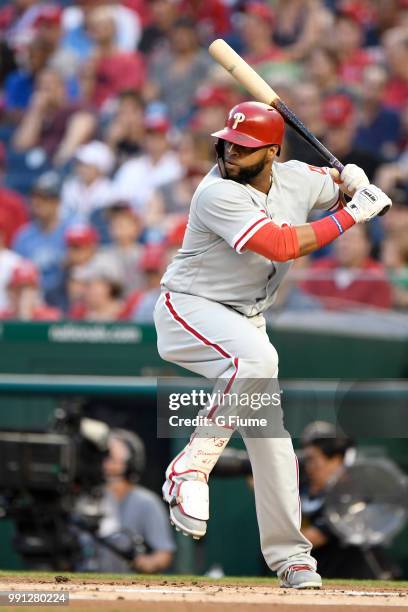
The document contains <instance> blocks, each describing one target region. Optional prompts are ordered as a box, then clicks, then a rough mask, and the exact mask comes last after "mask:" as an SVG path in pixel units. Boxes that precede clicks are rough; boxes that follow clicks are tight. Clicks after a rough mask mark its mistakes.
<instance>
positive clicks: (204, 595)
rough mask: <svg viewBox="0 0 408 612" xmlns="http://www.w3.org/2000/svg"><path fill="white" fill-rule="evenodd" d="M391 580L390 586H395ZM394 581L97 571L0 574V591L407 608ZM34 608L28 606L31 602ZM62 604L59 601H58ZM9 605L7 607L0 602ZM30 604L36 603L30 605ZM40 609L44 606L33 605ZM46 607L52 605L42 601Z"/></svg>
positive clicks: (157, 602) (225, 607)
mask: <svg viewBox="0 0 408 612" xmlns="http://www.w3.org/2000/svg"><path fill="white" fill-rule="evenodd" d="M394 585H395V586H394ZM405 585H406V583H404V587H402V586H398V583H390V582H387V583H386V586H384V583H381V582H379V583H378V587H377V586H371V585H370V586H366V585H365V584H364V583H362V585H361V586H360V585H358V584H356V583H354V582H353V583H352V584H347V583H346V582H345V583H344V584H338V583H337V584H332V583H330V584H328V585H326V586H325V587H324V588H323V589H322V590H313V591H295V590H292V589H281V588H279V587H278V586H277V582H276V581H275V580H271V581H270V582H269V581H267V580H264V581H262V582H253V581H252V580H251V579H248V581H247V582H246V581H245V579H239V580H236V582H235V581H234V579H233V578H231V579H228V580H226V581H224V580H220V581H208V580H201V579H200V578H194V577H189V578H188V579H187V578H186V579H181V578H179V577H174V579H173V578H172V577H171V576H169V577H166V578H142V577H135V578H134V579H133V577H126V578H123V579H119V578H115V579H108V578H107V579H103V578H102V579H101V578H100V576H98V577H95V578H93V577H91V575H88V576H87V577H80V578H79V577H78V578H77V577H75V575H72V574H70V575H69V577H68V576H64V575H62V576H53V577H52V576H47V577H46V578H45V577H43V576H42V577H41V579H40V578H36V576H35V575H33V574H30V575H26V576H24V575H23V574H20V575H13V576H9V577H6V576H5V575H4V574H3V576H2V577H1V578H0V591H2V592H4V591H13V590H15V591H48V592H49V591H57V592H58V591H65V592H68V593H69V596H70V602H69V608H73V609H75V610H88V609H90V608H92V609H96V608H98V610H101V611H103V612H116V611H118V612H119V611H121V610H137V611H142V610H143V611H144V612H145V611H146V612H149V611H153V610H154V611H157V612H159V611H160V612H193V611H194V612H207V611H218V610H219V611H220V612H224V611H229V610H231V611H232V610H238V611H242V612H247V611H253V610H267V609H268V610H276V611H278V610H288V611H289V610H295V609H296V611H300V612H302V610H305V611H307V612H312V610H313V609H314V608H317V607H318V608H319V612H325V611H326V610H327V611H330V612H340V610H342V611H343V610H347V612H352V611H354V610H356V611H357V610H359V611H360V610H361V611H364V610H365V609H366V610H367V612H368V610H369V611H370V612H379V611H380V610H383V609H384V608H385V607H388V608H391V609H392V610H393V612H396V611H397V610H404V611H405V612H408V589H407V588H406V586H405ZM30 607H31V609H33V606H30ZM58 608H59V609H61V608H62V609H64V606H58ZM2 609H10V608H2ZM34 609H36V608H35V607H34ZM37 609H42V610H44V609H45V608H44V607H42V608H38V607H37ZM47 609H55V610H56V609H57V607H55V606H47Z"/></svg>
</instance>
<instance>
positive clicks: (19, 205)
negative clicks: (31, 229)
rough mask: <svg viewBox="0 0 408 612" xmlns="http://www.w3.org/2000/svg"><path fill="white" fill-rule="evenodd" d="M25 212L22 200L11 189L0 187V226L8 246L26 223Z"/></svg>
mask: <svg viewBox="0 0 408 612" xmlns="http://www.w3.org/2000/svg"><path fill="white" fill-rule="evenodd" d="M27 220H28V218H27V212H26V208H25V204H24V200H23V198H22V197H21V196H20V195H19V194H18V193H17V192H16V191H11V189H6V188H5V187H0V226H1V228H2V229H3V231H4V233H5V237H6V246H10V244H11V243H12V241H13V237H14V235H15V233H16V232H17V230H18V229H19V228H20V227H21V226H22V225H25V223H27Z"/></svg>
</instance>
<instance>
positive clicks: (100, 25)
mask: <svg viewBox="0 0 408 612" xmlns="http://www.w3.org/2000/svg"><path fill="white" fill-rule="evenodd" d="M88 27H89V33H90V36H91V38H92V40H93V42H94V43H95V49H94V51H93V53H92V55H91V57H90V58H89V60H88V62H87V64H86V66H85V67H84V70H85V74H86V77H85V78H86V79H87V80H88V83H89V84H88V92H87V95H88V96H89V98H88V99H89V101H90V102H91V103H92V104H93V105H94V106H96V107H97V108H99V109H101V108H102V107H104V105H105V104H106V103H107V102H108V101H110V100H112V99H113V98H115V97H116V96H117V95H118V94H119V93H120V92H121V91H123V90H125V89H134V90H136V91H138V90H141V88H142V86H143V83H144V80H145V66H144V62H143V59H142V56H141V55H140V54H139V53H138V52H136V51H133V52H128V51H121V50H120V49H119V48H118V47H117V46H116V42H115V38H116V24H115V18H114V12H113V10H112V9H111V8H109V7H98V8H95V9H94V10H93V11H92V12H91V13H90V15H89V20H88Z"/></svg>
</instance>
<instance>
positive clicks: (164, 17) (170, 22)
mask: <svg viewBox="0 0 408 612" xmlns="http://www.w3.org/2000/svg"><path fill="white" fill-rule="evenodd" d="M149 4H150V5H151V6H150V9H151V20H150V23H149V24H148V25H147V26H146V27H145V28H144V30H143V34H142V39H141V41H140V44H139V47H138V48H139V51H141V53H143V54H144V55H147V56H153V55H154V54H155V53H156V52H157V51H161V50H162V49H163V48H165V47H166V46H167V42H168V39H169V37H170V32H171V29H172V28H173V26H174V24H175V22H176V20H177V13H178V10H177V5H176V3H175V2H173V0H150V3H149Z"/></svg>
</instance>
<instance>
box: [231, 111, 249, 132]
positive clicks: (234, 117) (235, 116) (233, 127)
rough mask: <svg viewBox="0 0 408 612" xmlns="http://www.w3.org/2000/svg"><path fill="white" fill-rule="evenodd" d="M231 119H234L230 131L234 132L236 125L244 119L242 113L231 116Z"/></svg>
mask: <svg viewBox="0 0 408 612" xmlns="http://www.w3.org/2000/svg"><path fill="white" fill-rule="evenodd" d="M233 119H234V123H233V124H232V129H233V130H236V129H237V127H238V125H239V124H240V123H242V122H243V121H245V119H246V117H245V115H244V113H235V114H234V115H233Z"/></svg>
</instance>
